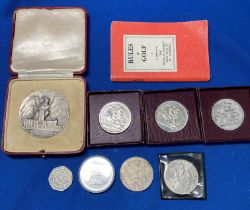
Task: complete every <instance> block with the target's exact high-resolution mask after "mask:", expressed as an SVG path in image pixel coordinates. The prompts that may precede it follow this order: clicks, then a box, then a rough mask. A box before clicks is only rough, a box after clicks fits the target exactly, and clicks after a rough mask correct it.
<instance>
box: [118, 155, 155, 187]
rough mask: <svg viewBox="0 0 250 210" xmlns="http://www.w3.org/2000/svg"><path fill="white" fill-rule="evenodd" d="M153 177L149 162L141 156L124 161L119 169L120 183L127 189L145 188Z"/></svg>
mask: <svg viewBox="0 0 250 210" xmlns="http://www.w3.org/2000/svg"><path fill="white" fill-rule="evenodd" d="M153 177H154V172H153V168H152V166H151V165H150V163H149V162H148V161H147V160H145V159H144V158H141V157H131V158H129V159H127V160H126V161H124V163H123V164H122V166H121V169H120V179H121V182H122V184H123V185H124V186H125V187H126V188H127V189H129V190H131V191H135V192H139V191H143V190H145V189H147V188H148V187H149V186H150V185H151V183H152V181H153Z"/></svg>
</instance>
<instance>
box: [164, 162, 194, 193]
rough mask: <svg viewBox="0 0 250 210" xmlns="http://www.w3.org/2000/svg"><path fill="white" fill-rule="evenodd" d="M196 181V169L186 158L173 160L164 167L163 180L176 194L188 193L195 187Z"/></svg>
mask: <svg viewBox="0 0 250 210" xmlns="http://www.w3.org/2000/svg"><path fill="white" fill-rule="evenodd" d="M198 181H199V175H198V172H197V169H196V168H195V166H194V165H193V164H192V163H190V162H189V161H187V160H182V159H177V160H173V161H171V162H169V164H168V165H167V167H166V168H165V171H164V182H165V184H166V185H167V187H168V188H169V189H170V190H171V191H172V192H174V193H176V194H179V195H184V194H190V193H191V192H193V191H194V189H195V188H196V186H197V184H198Z"/></svg>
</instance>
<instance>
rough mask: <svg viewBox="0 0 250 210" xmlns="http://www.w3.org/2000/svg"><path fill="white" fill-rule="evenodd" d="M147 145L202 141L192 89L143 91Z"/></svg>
mask: <svg viewBox="0 0 250 210" xmlns="http://www.w3.org/2000/svg"><path fill="white" fill-rule="evenodd" d="M143 99H144V115H145V127H146V130H147V134H146V140H147V144H173V143H182V144H184V143H191V142H202V141H203V140H202V131H201V125H200V116H199V107H198V106H199V103H198V98H197V93H196V89H183V90H182V89H179V90H166V91H147V92H144V96H143Z"/></svg>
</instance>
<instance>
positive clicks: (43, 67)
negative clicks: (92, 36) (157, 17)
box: [2, 7, 87, 155]
mask: <svg viewBox="0 0 250 210" xmlns="http://www.w3.org/2000/svg"><path fill="white" fill-rule="evenodd" d="M86 18H87V15H86V12H85V10H84V9H82V8H73V7H72V8H21V9H18V10H16V11H15V13H14V17H13V41H12V49H11V50H12V51H11V65H10V69H11V72H12V74H13V78H12V79H11V80H10V82H9V84H8V88H7V93H6V108H5V115H4V123H3V136H2V137H3V138H2V149H3V150H4V151H5V152H6V153H7V154H13V155H22V154H34V155H45V154H73V153H79V152H81V151H82V150H83V149H84V147H85V127H86V125H85V118H86V113H85V109H86V108H85V107H86V106H85V103H86V82H85V80H84V79H83V78H82V77H80V76H76V75H79V74H81V73H83V72H84V71H85V69H86V21H87V20H86Z"/></svg>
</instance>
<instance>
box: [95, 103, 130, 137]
mask: <svg viewBox="0 0 250 210" xmlns="http://www.w3.org/2000/svg"><path fill="white" fill-rule="evenodd" d="M131 120H132V119H131V112H130V110H129V108H128V107H127V106H126V105H125V104H124V103H121V102H117V101H113V102H110V103H107V104H105V105H104V106H103V107H102V108H101V110H100V112H99V124H100V126H101V127H102V129H103V130H105V131H106V132H108V133H111V134H119V133H122V132H124V131H125V130H127V129H128V127H129V126H130V124H131Z"/></svg>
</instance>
